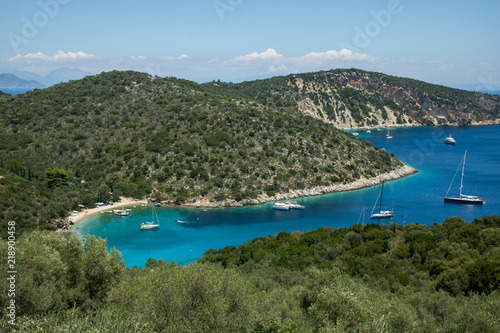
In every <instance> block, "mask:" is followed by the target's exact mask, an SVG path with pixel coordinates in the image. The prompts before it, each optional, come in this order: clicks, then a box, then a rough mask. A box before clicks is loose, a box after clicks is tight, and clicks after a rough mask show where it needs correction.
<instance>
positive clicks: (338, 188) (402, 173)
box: [183, 165, 418, 208]
mask: <svg viewBox="0 0 500 333" xmlns="http://www.w3.org/2000/svg"><path fill="white" fill-rule="evenodd" d="M417 172H418V170H416V169H414V168H412V167H411V166H408V165H404V166H402V167H400V168H398V169H396V170H393V171H391V172H388V173H384V174H381V175H378V176H376V177H372V178H368V179H367V178H362V179H358V180H356V181H355V182H352V183H349V184H335V185H331V186H317V187H314V188H311V189H305V190H291V191H290V192H289V193H286V194H285V195H284V197H285V199H286V200H288V199H294V198H301V197H310V196H316V195H322V194H328V193H336V192H345V191H354V190H359V189H362V188H365V187H371V186H376V185H379V184H381V183H382V182H388V181H391V180H396V179H400V178H403V177H406V176H409V175H412V174H415V173H417ZM280 200H283V195H282V194H276V195H274V196H272V197H270V196H268V195H267V194H265V193H263V194H261V195H259V196H258V197H257V198H256V199H245V200H242V201H235V200H227V201H224V202H196V203H186V204H183V206H191V207H203V208H222V207H243V206H250V205H260V204H263V203H266V202H271V201H280Z"/></svg>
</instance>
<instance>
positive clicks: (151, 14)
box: [0, 0, 500, 91]
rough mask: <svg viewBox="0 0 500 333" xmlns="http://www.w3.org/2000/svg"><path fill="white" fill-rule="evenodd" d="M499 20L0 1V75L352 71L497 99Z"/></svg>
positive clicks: (498, 4)
mask: <svg viewBox="0 0 500 333" xmlns="http://www.w3.org/2000/svg"><path fill="white" fill-rule="evenodd" d="M499 13H500V1H498V0H477V1H457V0H454V1H450V0H439V1H436V0H434V1H428V0H371V1H368V0H350V1H348V0H342V1H338V0H311V1H296V0H287V1H281V0H276V1H270V0H141V1H135V0H119V1H118V0H99V1H96V0H85V1H83V0H16V1H3V2H2V4H1V5H0V73H2V72H5V73H16V72H23V71H24V72H32V73H35V74H38V75H41V76H43V75H46V74H47V73H49V72H50V71H51V70H54V69H57V68H62V67H67V68H78V69H80V70H82V71H85V72H89V73H93V74H96V73H100V72H103V71H110V70H114V69H117V70H129V69H131V70H136V71H140V72H147V73H150V74H153V75H158V76H162V77H164V76H175V77H179V78H184V79H189V80H194V81H197V82H207V81H212V80H218V79H220V80H222V81H232V82H240V81H244V80H253V79H258V78H267V77H271V76H276V75H287V74H290V73H302V72H311V71H318V70H329V69H334V68H353V67H354V68H360V69H365V70H370V71H376V72H382V73H387V74H391V75H397V76H403V77H410V78H415V79H419V80H423V81H426V82H431V83H437V84H442V85H447V86H452V87H459V88H466V89H469V90H481V91H488V90H500V34H499V32H500V20H499V19H498V14H499Z"/></svg>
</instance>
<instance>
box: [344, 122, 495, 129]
mask: <svg viewBox="0 0 500 333" xmlns="http://www.w3.org/2000/svg"><path fill="white" fill-rule="evenodd" d="M495 125H500V119H495V120H487V121H481V122H471V123H470V124H468V125H459V124H437V125H431V124H428V125H425V124H408V123H407V124H378V125H372V126H358V127H352V126H351V127H347V126H346V127H337V128H338V129H340V130H343V131H368V130H376V129H378V128H380V129H387V127H389V128H391V129H398V128H411V127H439V128H446V127H475V126H495Z"/></svg>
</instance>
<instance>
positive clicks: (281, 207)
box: [272, 202, 292, 210]
mask: <svg viewBox="0 0 500 333" xmlns="http://www.w3.org/2000/svg"><path fill="white" fill-rule="evenodd" d="M272 208H273V209H276V210H290V209H291V208H292V207H291V206H290V205H288V204H284V203H281V202H276V203H275V204H274V205H273V207H272Z"/></svg>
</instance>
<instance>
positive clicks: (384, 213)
mask: <svg viewBox="0 0 500 333" xmlns="http://www.w3.org/2000/svg"><path fill="white" fill-rule="evenodd" d="M383 194H384V183H382V189H381V190H380V193H379V197H380V204H379V206H378V213H373V212H374V211H375V207H377V202H378V201H379V200H378V198H377V201H375V205H374V206H373V209H372V213H371V216H370V218H372V219H383V218H388V217H393V216H394V210H382V196H383Z"/></svg>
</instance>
